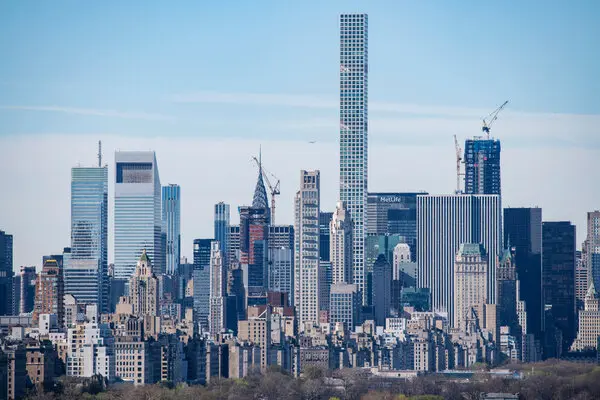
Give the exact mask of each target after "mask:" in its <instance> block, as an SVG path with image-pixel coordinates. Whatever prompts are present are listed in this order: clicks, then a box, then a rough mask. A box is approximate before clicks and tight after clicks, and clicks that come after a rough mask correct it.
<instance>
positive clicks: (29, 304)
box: [16, 267, 37, 314]
mask: <svg viewBox="0 0 600 400" xmlns="http://www.w3.org/2000/svg"><path fill="white" fill-rule="evenodd" d="M19 277H20V279H19V288H18V290H19V304H18V306H19V307H18V309H17V310H16V311H17V313H23V314H24V313H28V312H31V311H32V310H33V304H34V302H35V281H36V277H37V274H36V272H35V267H21V272H20V273H19Z"/></svg>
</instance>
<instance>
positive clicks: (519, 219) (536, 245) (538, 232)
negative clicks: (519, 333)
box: [504, 208, 543, 340]
mask: <svg viewBox="0 0 600 400" xmlns="http://www.w3.org/2000/svg"><path fill="white" fill-rule="evenodd" d="M509 242H510V245H511V246H512V247H514V249H515V265H516V273H517V279H518V280H519V281H520V285H521V292H520V296H521V298H520V300H522V301H524V302H525V307H526V310H527V321H526V322H527V323H526V324H521V326H526V329H527V330H526V333H531V334H534V335H535V336H536V339H538V340H541V333H542V317H543V305H542V209H541V208H505V209H504V243H509Z"/></svg>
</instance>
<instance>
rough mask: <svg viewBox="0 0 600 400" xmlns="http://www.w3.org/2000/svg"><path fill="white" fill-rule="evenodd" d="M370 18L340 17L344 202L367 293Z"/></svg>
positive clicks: (357, 272) (359, 278)
mask: <svg viewBox="0 0 600 400" xmlns="http://www.w3.org/2000/svg"><path fill="white" fill-rule="evenodd" d="M368 22H369V21H368V16H367V14H342V15H340V200H341V201H342V202H344V203H345V204H346V207H347V208H348V211H349V212H350V216H351V217H352V220H353V221H354V225H353V230H352V240H353V246H352V248H353V250H352V253H353V257H354V262H353V263H352V265H353V271H352V279H353V282H354V283H355V284H356V285H357V287H358V290H359V291H360V292H362V296H363V303H366V292H365V290H364V289H365V251H364V241H365V235H366V231H365V228H366V225H367V224H366V221H367V215H366V213H365V210H366V205H367V177H368V170H367V168H368V125H369V117H368V116H369V113H368V92H369V88H368V74H369V67H368V59H369V53H368V47H369V46H368V41H369V37H368V27H369V25H368Z"/></svg>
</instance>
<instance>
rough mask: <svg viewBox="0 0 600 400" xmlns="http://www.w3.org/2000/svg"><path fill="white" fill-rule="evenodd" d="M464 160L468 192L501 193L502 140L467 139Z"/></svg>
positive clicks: (466, 189) (466, 191) (466, 190)
mask: <svg viewBox="0 0 600 400" xmlns="http://www.w3.org/2000/svg"><path fill="white" fill-rule="evenodd" d="M464 160H465V193H466V194H501V192H502V190H501V180H500V140H497V139H484V138H482V137H475V138H473V139H467V140H466V142H465V157H464Z"/></svg>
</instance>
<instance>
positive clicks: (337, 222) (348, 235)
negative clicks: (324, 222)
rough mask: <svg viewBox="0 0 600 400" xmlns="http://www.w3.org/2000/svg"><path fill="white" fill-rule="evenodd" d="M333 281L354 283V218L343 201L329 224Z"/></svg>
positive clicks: (339, 203)
mask: <svg viewBox="0 0 600 400" xmlns="http://www.w3.org/2000/svg"><path fill="white" fill-rule="evenodd" d="M329 237H330V241H329V251H330V255H329V260H330V261H331V283H341V282H343V283H352V218H350V215H349V213H348V212H346V209H345V208H344V205H343V203H342V202H341V201H339V202H338V203H337V206H336V209H335V212H334V213H333V217H332V218H331V222H330V225H329Z"/></svg>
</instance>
